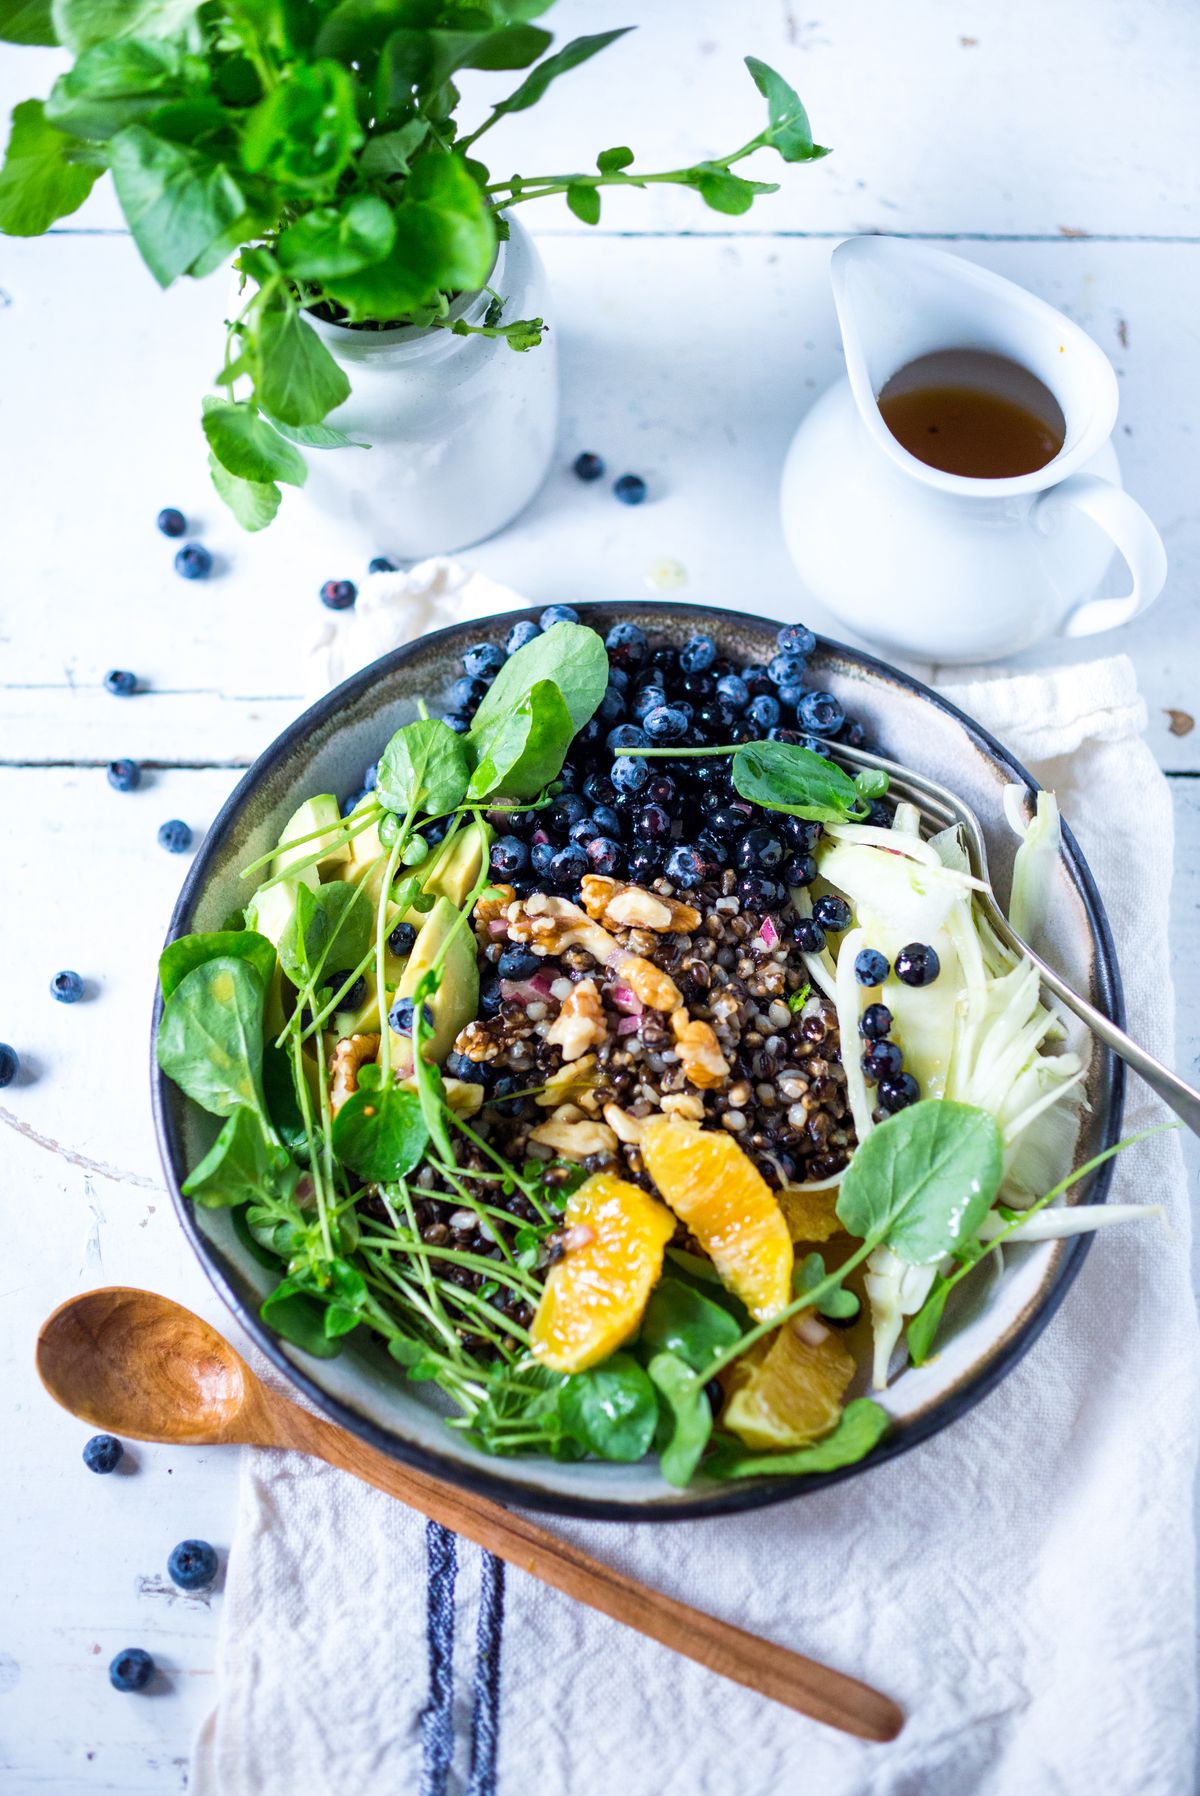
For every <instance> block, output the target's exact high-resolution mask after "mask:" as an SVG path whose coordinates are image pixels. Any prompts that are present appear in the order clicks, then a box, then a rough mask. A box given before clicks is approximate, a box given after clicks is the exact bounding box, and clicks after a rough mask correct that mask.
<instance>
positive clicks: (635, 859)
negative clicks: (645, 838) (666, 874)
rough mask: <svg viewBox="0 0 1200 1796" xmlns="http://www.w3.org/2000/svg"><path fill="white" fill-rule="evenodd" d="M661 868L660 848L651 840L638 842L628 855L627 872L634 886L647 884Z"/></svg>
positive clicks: (656, 876) (650, 882) (655, 877)
mask: <svg viewBox="0 0 1200 1796" xmlns="http://www.w3.org/2000/svg"><path fill="white" fill-rule="evenodd" d="M661 869H662V849H661V848H660V847H656V846H655V844H654V843H653V842H643V843H639V845H638V847H637V848H635V849H634V851H633V853H632V854H631V855H630V857H629V865H628V868H627V872H628V874H629V878H630V879H631V880H632V882H633V884H634V885H635V886H648V885H650V884H652V882H653V881H654V880H656V879H657V878H658V875H659V872H660V871H661Z"/></svg>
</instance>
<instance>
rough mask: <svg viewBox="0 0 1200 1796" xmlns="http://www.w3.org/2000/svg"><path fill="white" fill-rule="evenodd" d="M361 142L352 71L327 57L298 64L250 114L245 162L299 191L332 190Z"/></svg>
mask: <svg viewBox="0 0 1200 1796" xmlns="http://www.w3.org/2000/svg"><path fill="white" fill-rule="evenodd" d="M362 141H363V133H362V129H361V127H360V125H359V122H358V115H357V112H356V110H355V104H354V82H353V80H352V78H351V76H350V74H349V72H348V71H347V70H346V69H344V68H343V67H342V66H341V64H340V63H337V62H333V61H331V60H327V59H326V60H321V61H318V62H313V63H308V64H303V63H294V64H293V65H292V67H291V69H290V70H289V71H288V73H287V75H286V76H285V77H284V79H283V80H282V81H281V82H280V83H279V85H278V86H277V87H273V88H272V89H271V91H270V92H269V93H267V94H266V95H264V97H263V98H262V99H261V100H260V101H259V103H258V105H257V106H255V107H254V108H253V109H252V111H251V112H250V113H249V114H248V115H247V118H246V122H245V125H244V127H243V130H242V166H243V168H245V169H247V170H248V171H249V172H250V173H251V174H258V175H261V174H266V175H271V176H273V177H274V179H275V180H277V181H279V182H280V183H281V184H282V185H283V186H284V187H287V188H291V189H294V190H296V191H298V192H300V193H322V192H332V191H333V190H334V188H335V187H336V185H337V181H338V177H339V176H340V175H341V173H342V171H343V169H345V167H346V165H347V164H348V163H349V161H350V158H351V156H352V155H353V154H354V152H355V150H356V149H357V148H358V147H359V145H360V144H361V143H362Z"/></svg>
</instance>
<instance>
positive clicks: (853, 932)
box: [834, 929, 875, 1142]
mask: <svg viewBox="0 0 1200 1796" xmlns="http://www.w3.org/2000/svg"><path fill="white" fill-rule="evenodd" d="M866 945H867V932H866V930H865V929H848V930H847V931H846V933H845V935H844V936H843V937H842V945H841V947H840V948H839V950H838V958H837V986H836V991H835V995H834V1002H835V1004H836V1005H837V1018H838V1033H839V1034H840V1036H841V1040H842V1070H843V1072H844V1073H845V1075H846V1096H847V1097H848V1098H849V1100H850V1113H851V1115H852V1116H853V1118H854V1132H855V1134H856V1135H857V1136H858V1139H859V1141H860V1142H862V1141H865V1140H866V1139H867V1136H868V1135H869V1134H870V1133H871V1130H872V1129H873V1128H874V1126H875V1125H874V1121H873V1119H872V1115H871V1112H872V1110H873V1108H874V1106H873V1105H872V1103H871V1096H870V1093H869V1092H868V1090H867V1081H866V1079H865V1078H864V1077H863V1069H862V1058H861V1056H860V1054H859V1051H858V1040H859V1036H858V1019H859V1014H860V1012H859V1004H860V1000H861V997H862V989H863V988H862V986H861V985H860V984H859V983H858V980H857V978H856V977H855V973H854V960H855V956H856V955H857V953H858V951H859V949H860V948H865V947H866Z"/></svg>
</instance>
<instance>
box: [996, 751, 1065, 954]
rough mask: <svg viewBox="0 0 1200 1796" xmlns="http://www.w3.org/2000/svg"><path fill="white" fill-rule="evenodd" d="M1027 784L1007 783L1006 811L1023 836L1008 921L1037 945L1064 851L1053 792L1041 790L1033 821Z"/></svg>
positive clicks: (1016, 830)
mask: <svg viewBox="0 0 1200 1796" xmlns="http://www.w3.org/2000/svg"><path fill="white" fill-rule="evenodd" d="M1024 799H1025V788H1024V786H1015V785H1014V786H1005V788H1004V814H1005V816H1006V817H1007V819H1008V821H1009V824H1010V825H1011V826H1012V828H1013V829H1014V830H1015V832H1016V833H1017V835H1018V836H1020V837H1021V846H1020V847H1019V848H1018V849H1017V854H1016V859H1015V860H1014V862H1013V876H1012V892H1011V894H1010V896H1009V902H1008V920H1009V922H1010V923H1011V924H1012V926H1013V928H1014V929H1015V930H1016V932H1017V934H1018V935H1019V936H1023V937H1024V938H1025V940H1026V941H1027V942H1031V943H1034V944H1035V945H1036V938H1037V937H1038V936H1039V935H1040V934H1041V932H1042V930H1043V929H1044V928H1045V924H1046V919H1047V917H1048V915H1049V913H1050V900H1051V897H1052V895H1053V890H1054V874H1055V870H1056V868H1057V866H1058V857H1059V854H1060V852H1061V850H1062V821H1061V819H1060V817H1059V814H1058V803H1057V801H1056V799H1055V797H1054V794H1053V792H1039V793H1038V795H1037V808H1036V810H1035V812H1034V816H1033V820H1032V822H1030V823H1026V821H1025V813H1024V810H1023V804H1024Z"/></svg>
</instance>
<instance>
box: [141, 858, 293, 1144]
mask: <svg viewBox="0 0 1200 1796" xmlns="http://www.w3.org/2000/svg"><path fill="white" fill-rule="evenodd" d="M304 889H305V890H307V887H305V888H304ZM263 1008H264V993H263V984H262V981H261V979H260V978H259V976H258V974H257V973H256V972H255V971H254V970H253V968H252V967H251V966H249V964H248V963H247V962H246V961H244V960H235V959H234V958H233V957H232V956H230V955H221V956H219V957H218V958H217V959H216V960H207V961H205V962H204V963H203V964H202V965H201V966H198V967H193V968H192V971H191V972H190V973H187V974H185V975H184V977H183V979H181V980H180V982H179V984H178V985H177V986H176V988H175V990H174V991H173V992H172V993H171V996H170V997H169V998H168V999H167V1002H166V1004H165V1005H164V1007H163V1013H162V1018H161V1020H160V1022H159V1025H158V1042H157V1054H158V1064H159V1066H160V1067H161V1068H162V1070H163V1072H164V1073H166V1075H167V1077H168V1078H169V1079H173V1080H174V1081H175V1083H176V1085H178V1087H179V1089H180V1090H181V1091H182V1092H183V1093H184V1094H185V1095H186V1096H187V1097H189V1098H191V1100H192V1102H193V1103H195V1104H199V1106H200V1108H201V1109H202V1110H208V1111H211V1113H212V1114H213V1115H214V1116H228V1115H229V1114H230V1113H231V1112H232V1111H234V1110H236V1109H237V1107H238V1105H239V1104H244V1105H246V1106H247V1108H249V1109H251V1110H254V1111H257V1113H258V1114H259V1115H260V1116H261V1115H262V1113H263V1097H262V1056H263Z"/></svg>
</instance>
